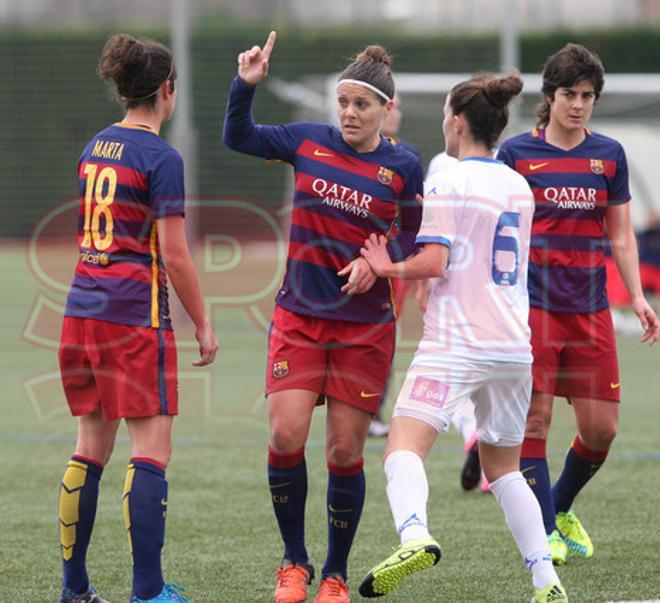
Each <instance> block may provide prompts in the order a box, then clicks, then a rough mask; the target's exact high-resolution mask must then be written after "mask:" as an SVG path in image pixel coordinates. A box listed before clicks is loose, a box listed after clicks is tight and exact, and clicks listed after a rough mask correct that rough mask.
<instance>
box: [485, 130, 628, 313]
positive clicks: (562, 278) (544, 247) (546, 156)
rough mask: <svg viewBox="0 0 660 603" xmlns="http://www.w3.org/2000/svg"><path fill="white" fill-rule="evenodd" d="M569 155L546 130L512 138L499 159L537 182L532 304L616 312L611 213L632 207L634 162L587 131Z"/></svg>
mask: <svg viewBox="0 0 660 603" xmlns="http://www.w3.org/2000/svg"><path fill="white" fill-rule="evenodd" d="M585 132H586V138H585V139H584V141H583V142H582V143H581V144H579V145H578V146H577V147H575V148H573V149H571V150H569V151H565V150H563V149H560V148H558V147H556V146H553V145H551V144H549V143H548V142H546V140H545V132H544V130H543V129H538V130H536V129H535V130H533V131H532V132H531V133H530V132H528V133H525V134H521V135H519V136H515V137H513V138H511V139H509V140H507V141H506V142H505V143H504V144H503V145H502V146H501V148H500V149H499V151H498V155H497V158H498V159H500V160H501V161H503V162H504V163H506V164H507V165H508V166H510V167H511V168H513V169H514V170H516V171H517V172H518V173H519V174H521V175H523V176H524V177H525V178H526V179H527V182H528V183H529V186H530V188H531V189H532V192H533V193H534V200H535V204H536V210H535V213H534V222H533V223H532V240H531V246H530V257H529V281H528V283H529V295H530V303H531V305H532V306H535V307H537V308H543V309H545V310H550V311H552V312H577V313H587V312H595V311H598V310H602V309H604V308H607V307H608V301H607V294H606V292H605V250H606V248H607V238H606V232H605V210H606V208H607V207H608V206H609V205H617V204H621V203H627V202H628V201H630V192H629V190H628V164H627V162H626V155H625V152H624V150H623V147H622V146H621V145H620V144H619V143H618V142H617V141H616V140H613V139H612V138H608V137H607V136H603V135H602V134H597V133H595V132H591V131H588V130H585Z"/></svg>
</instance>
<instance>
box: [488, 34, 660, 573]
mask: <svg viewBox="0 0 660 603" xmlns="http://www.w3.org/2000/svg"><path fill="white" fill-rule="evenodd" d="M603 80H604V78H603V66H602V64H601V62H600V59H599V58H598V57H597V56H596V55H594V54H593V53H591V52H590V51H589V50H588V49H586V48H585V47H584V46H580V45H578V44H567V45H566V46H565V47H564V48H562V49H561V50H560V51H559V52H557V53H556V54H554V55H552V56H551V57H550V58H549V59H548V61H547V63H546V64H545V67H544V70H543V96H544V101H543V104H542V105H541V106H540V109H539V113H538V122H537V128H535V129H534V130H533V131H532V132H531V133H527V134H521V135H520V136H516V137H514V138H512V139H510V140H508V141H506V142H505V143H504V144H503V145H502V148H501V149H500V152H499V154H498V157H499V158H500V159H501V160H502V161H504V163H506V164H507V165H509V166H510V167H512V168H514V169H515V170H517V171H518V172H519V173H520V174H522V175H523V176H524V177H525V178H526V179H527V182H528V183H529V185H530V187H531V188H532V190H533V191H534V198H535V201H536V213H535V214H534V223H533V225H532V242H531V251H530V264H529V266H530V270H529V293H530V304H531V306H532V308H531V313H530V326H531V329H532V347H533V350H534V366H533V378H534V385H533V394H532V402H531V407H530V411H529V416H528V418H527V427H526V431H525V440H524V442H523V447H522V459H521V469H522V470H523V471H524V473H525V477H526V478H527V481H528V483H529V484H530V485H531V486H532V490H534V493H535V494H536V497H537V498H538V500H539V503H540V504H541V509H542V511H543V518H544V523H545V528H546V532H547V534H548V540H549V543H550V550H551V552H552V558H553V560H554V562H555V563H556V564H564V563H565V562H566V556H567V553H568V550H570V551H571V552H572V553H574V554H576V555H579V556H581V557H591V556H592V555H593V544H592V542H591V539H590V538H589V536H588V534H587V533H586V531H585V530H584V528H583V527H582V525H581V523H580V522H579V521H578V519H577V517H576V516H575V513H573V511H572V509H571V507H572V505H573V501H574V499H575V497H576V496H577V494H578V493H579V492H580V491H581V490H582V488H583V487H584V486H585V484H586V483H587V482H588V481H589V480H590V479H591V478H592V477H593V475H594V474H595V473H596V471H598V469H599V468H600V467H601V465H602V464H603V462H604V461H605V458H606V457H607V453H608V451H609V449H610V446H611V444H612V441H613V439H614V436H615V435H616V431H617V424H618V414H619V404H618V402H619V400H620V391H621V387H620V386H621V381H620V379H619V367H618V362H617V354H616V340H615V336H614V329H613V327H612V318H611V316H610V310H609V307H608V301H607V296H606V292H605V255H604V238H605V236H606V233H607V236H608V237H609V240H610V243H611V246H612V254H613V256H614V259H615V261H616V264H617V266H618V268H619V272H620V273H621V276H622V278H623V281H624V283H625V284H626V288H627V289H628V292H629V293H630V296H631V299H632V300H633V301H632V306H633V309H634V311H635V313H636V314H637V316H638V318H639V321H640V323H641V325H642V328H643V329H644V334H643V336H642V341H648V342H649V343H650V344H653V343H654V342H655V341H656V339H657V338H658V336H660V325H659V324H658V320H657V318H656V315H655V312H654V311H653V310H652V308H651V307H650V306H649V304H648V303H647V302H646V300H645V299H644V296H643V294H642V287H641V284H640V278H639V260H638V255H637V245H636V242H635V235H634V233H633V229H632V225H631V222H630V209H629V205H628V201H629V200H630V193H629V191H628V166H627V163H626V156H625V153H624V151H623V148H622V147H621V145H620V144H619V143H618V142H617V141H615V140H612V139H611V138H608V137H606V136H603V135H602V134H597V133H595V132H592V131H590V130H588V129H587V123H588V121H589V118H590V117H591V113H592V110H593V107H594V104H595V102H596V101H597V100H598V97H599V96H600V93H601V91H602V89H603ZM555 395H557V396H562V397H565V398H566V399H567V400H568V401H569V403H570V404H571V406H572V407H573V411H574V413H575V419H576V423H577V431H578V433H577V435H576V436H575V438H574V440H573V445H572V447H571V448H570V450H569V452H568V455H567V456H566V461H565V464H564V469H563V471H562V473H561V475H560V477H559V479H558V480H557V482H556V483H555V485H554V486H553V487H552V488H551V487H550V474H549V471H548V464H547V460H546V440H547V437H548V430H549V428H550V421H551V417H552V403H553V397H554V396H555Z"/></svg>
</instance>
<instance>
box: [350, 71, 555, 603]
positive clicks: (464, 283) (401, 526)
mask: <svg viewBox="0 0 660 603" xmlns="http://www.w3.org/2000/svg"><path fill="white" fill-rule="evenodd" d="M521 90H522V81H521V80H520V78H519V77H518V76H517V75H509V76H506V77H504V78H502V79H495V78H494V77H492V76H488V75H483V76H478V77H475V78H472V79H470V80H467V81H464V82H461V83H460V84H457V85H456V86H455V87H454V88H453V89H452V90H451V92H450V94H449V96H448V97H447V101H446V103H445V108H444V112H445V118H444V122H443V131H444V135H445V141H446V146H447V152H448V154H449V155H451V156H453V157H456V158H458V159H459V162H458V163H457V164H456V165H455V166H453V167H449V168H447V169H446V170H444V171H443V172H442V173H441V174H439V175H438V176H435V177H431V178H429V179H428V180H427V182H426V184H425V198H424V218H423V220H422V226H421V229H420V231H419V235H418V237H417V243H419V244H422V245H423V246H424V247H423V249H422V250H421V251H420V252H419V253H418V254H417V255H416V256H414V257H413V258H411V259H409V260H407V261H404V262H395V263H393V262H392V261H391V259H390V257H389V256H388V254H387V253H385V247H384V243H385V241H384V238H383V237H376V236H375V235H371V236H370V237H369V239H368V240H367V241H366V242H365V247H364V249H363V250H362V256H363V257H364V258H366V259H367V261H368V262H369V265H370V266H371V268H372V269H373V270H374V272H375V273H376V274H377V275H378V276H380V277H388V278H391V277H394V276H398V277H400V278H405V279H424V278H429V277H441V278H439V279H437V278H436V279H434V280H433V281H432V282H431V292H430V297H429V301H428V307H427V310H426V313H425V314H424V336H423V338H422V340H421V341H420V344H419V348H418V349H417V352H416V354H415V357H414V359H413V361H412V364H411V365H410V368H409V370H408V374H407V375H406V379H405V381H404V384H403V387H402V389H401V392H400V393H399V397H398V399H397V402H396V406H395V408H394V419H393V420H392V429H391V431H390V435H389V439H388V442H387V447H386V449H385V454H384V468H385V474H386V476H387V496H388V499H389V502H390V507H391V509H392V515H393V517H394V523H395V526H396V530H397V532H398V533H399V535H400V538H401V546H400V547H399V548H398V549H397V550H396V552H395V553H394V554H393V555H391V556H390V557H388V558H387V559H386V560H385V561H383V562H382V563H381V564H379V565H377V566H375V567H374V568H373V569H372V570H371V572H370V573H369V574H368V575H367V577H366V578H365V579H364V580H363V582H362V584H361V585H360V594H362V595H363V596H365V597H378V596H381V595H384V594H386V593H388V592H390V591H391V590H393V589H394V588H396V586H398V584H399V583H400V582H401V580H403V578H404V577H405V576H407V575H409V574H411V573H413V572H416V571H418V570H421V569H425V568H429V567H432V566H433V565H434V564H436V563H437V562H438V561H439V559H440V547H439V545H438V543H437V542H436V541H435V540H434V539H433V538H432V537H431V536H430V534H429V532H428V528H427V512H426V507H427V500H428V482H427V478H426V473H425V471H424V464H423V459H425V458H426V456H427V454H428V453H429V451H430V449H431V446H432V445H433V443H434V441H435V439H436V437H437V435H438V432H441V431H446V430H447V429H448V426H449V424H450V422H451V419H452V416H453V415H454V414H455V413H457V412H460V411H461V410H462V406H463V405H464V404H466V403H468V400H470V399H471V400H472V402H473V403H474V407H475V416H476V422H477V435H478V438H479V451H480V455H479V456H480V459H481V464H482V467H483V470H484V472H485V474H486V477H487V478H488V480H489V482H490V487H491V490H492V492H493V494H494V495H495V497H496V499H497V501H498V503H499V504H500V506H501V507H502V510H503V512H504V516H505V519H506V522H507V524H508V526H509V529H510V530H511V533H512V535H513V537H514V539H515V541H516V543H517V544H518V547H519V549H520V552H521V553H522V555H523V557H524V559H525V563H526V564H527V566H528V567H529V568H530V569H531V572H532V579H533V583H534V588H535V589H536V591H535V597H534V601H543V602H549V601H558V602H560V601H566V600H567V599H566V594H565V592H564V590H563V588H562V586H561V584H560V582H559V579H558V578H557V574H556V573H555V570H554V568H553V565H552V562H551V560H550V553H549V550H548V543H547V541H546V538H545V534H544V532H543V523H542V518H541V511H540V508H539V504H538V502H537V501H536V499H535V498H534V495H533V494H532V492H531V490H530V489H529V487H528V486H527V484H526V483H525V479H524V478H523V476H522V474H521V473H520V469H519V460H520V443H521V442H522V439H523V435H524V429H525V417H526V416H527V409H528V407H529V395H530V389H531V370H530V365H531V362H532V356H531V349H530V348H531V346H530V342H529V327H528V325H527V318H528V313H529V299H528V296H527V255H528V251H529V236H530V228H531V223H532V214H533V211H534V203H533V197H532V192H531V191H530V189H529V186H528V185H527V183H526V182H525V180H524V179H523V178H522V177H521V176H519V175H518V174H516V173H515V172H514V171H513V170H511V169H509V168H508V167H506V166H505V165H503V164H502V163H501V162H499V161H496V160H495V159H493V157H492V149H493V147H494V146H495V143H496V141H497V138H498V136H499V135H500V133H501V132H502V130H503V129H504V127H505V126H506V123H507V120H508V105H509V102H510V101H511V99H512V98H513V97H514V96H515V95H517V94H518V93H519V92H520V91H521Z"/></svg>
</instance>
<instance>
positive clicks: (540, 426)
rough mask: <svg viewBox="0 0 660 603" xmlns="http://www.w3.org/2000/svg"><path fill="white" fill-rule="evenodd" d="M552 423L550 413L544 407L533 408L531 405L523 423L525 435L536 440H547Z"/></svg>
mask: <svg viewBox="0 0 660 603" xmlns="http://www.w3.org/2000/svg"><path fill="white" fill-rule="evenodd" d="M550 423H552V414H551V412H550V411H548V410H546V409H544V408H538V409H534V408H533V407H531V408H530V409H529V413H528V415H527V424H526V425H525V437H527V438H533V439H536V440H547V439H548V432H549V431H550Z"/></svg>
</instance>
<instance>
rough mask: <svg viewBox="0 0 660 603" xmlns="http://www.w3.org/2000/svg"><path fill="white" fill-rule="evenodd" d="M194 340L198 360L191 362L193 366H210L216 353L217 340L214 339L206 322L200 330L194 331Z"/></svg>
mask: <svg viewBox="0 0 660 603" xmlns="http://www.w3.org/2000/svg"><path fill="white" fill-rule="evenodd" d="M195 339H196V340H197V342H198V343H199V359H198V360H195V361H194V362H193V366H206V365H207V364H211V362H213V361H214V360H215V355H216V354H217V352H218V340H217V339H216V338H215V335H214V334H213V331H212V329H211V325H210V324H209V323H208V322H207V323H206V324H205V325H204V326H203V327H202V328H201V329H197V330H196V331H195Z"/></svg>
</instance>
